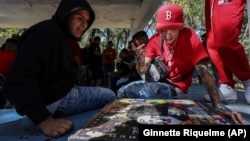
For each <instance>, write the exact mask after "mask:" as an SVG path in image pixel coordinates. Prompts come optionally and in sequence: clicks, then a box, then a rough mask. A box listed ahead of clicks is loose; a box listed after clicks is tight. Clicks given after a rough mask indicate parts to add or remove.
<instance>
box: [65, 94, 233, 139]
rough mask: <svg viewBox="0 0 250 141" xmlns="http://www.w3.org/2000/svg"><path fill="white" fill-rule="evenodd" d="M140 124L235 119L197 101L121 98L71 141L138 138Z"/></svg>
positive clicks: (219, 122) (209, 122) (220, 122)
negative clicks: (225, 116)
mask: <svg viewBox="0 0 250 141" xmlns="http://www.w3.org/2000/svg"><path fill="white" fill-rule="evenodd" d="M139 124H153V125H154V124H156V125H230V124H231V122H230V121H229V120H228V119H225V118H224V117H222V116H221V115H219V114H217V113H215V112H213V111H211V109H210V108H209V107H208V106H207V105H204V104H202V102H197V101H193V100H177V99H117V100H115V101H113V102H112V103H110V104H108V105H107V106H105V107H104V108H103V109H102V111H101V112H100V113H99V114H97V115H96V116H95V117H94V118H93V119H92V120H91V121H90V122H88V123H87V124H86V125H85V126H84V127H83V128H82V129H79V130H78V131H77V132H75V133H74V134H72V135H70V136H69V138H68V141H90V140H91V141H97V140H100V141H110V140H112V141H113V140H119V141H123V140H124V141H137V140H138V133H139V132H138V125H139Z"/></svg>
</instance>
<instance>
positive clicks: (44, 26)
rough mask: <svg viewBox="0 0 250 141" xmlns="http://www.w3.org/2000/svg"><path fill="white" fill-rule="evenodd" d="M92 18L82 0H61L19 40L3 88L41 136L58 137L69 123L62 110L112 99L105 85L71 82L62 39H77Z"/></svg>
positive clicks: (73, 79) (70, 67) (84, 108)
mask: <svg viewBox="0 0 250 141" xmlns="http://www.w3.org/2000/svg"><path fill="white" fill-rule="evenodd" d="M94 19H95V13H94V11H93V10H92V8H91V6H90V5H89V3H88V2H87V1H85V0H62V1H61V2H60V4H59V6H58V8H57V10H56V12H55V14H54V15H53V16H52V18H51V19H48V20H45V21H41V22H40V23H37V24H35V25H33V26H31V27H30V28H29V29H27V30H26V31H25V32H24V33H23V34H22V36H21V38H20V40H19V43H18V49H17V56H16V59H15V61H14V63H13V66H12V68H11V70H10V72H9V74H8V76H7V78H6V80H5V84H4V86H3V88H4V94H5V95H6V96H7V98H8V100H9V101H10V102H11V103H13V104H14V105H15V108H16V111H17V113H18V114H20V115H25V116H27V117H28V118H29V119H30V120H31V121H32V122H33V123H34V124H35V125H38V127H39V128H40V129H41V130H42V132H43V133H44V134H45V135H47V136H51V137H59V136H62V135H65V134H66V133H68V132H69V131H71V130H72V129H73V128H74V124H73V122H72V121H70V120H68V119H65V118H63V117H64V116H67V115H71V114H74V113H79V112H83V111H87V110H91V109H96V108H100V107H103V106H104V105H106V104H107V103H109V102H111V101H113V100H114V99H115V93H114V92H113V91H111V90H110V89H106V88H101V87H83V86H79V85H76V83H77V81H76V75H75V73H74V60H73V56H72V52H71V51H70V45H69V43H68V40H67V39H69V38H70V39H72V40H78V39H80V38H81V36H82V35H83V34H84V32H85V31H86V30H87V29H88V28H89V27H90V26H91V25H92V23H93V22H94Z"/></svg>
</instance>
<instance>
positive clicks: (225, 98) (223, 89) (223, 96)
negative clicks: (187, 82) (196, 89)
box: [204, 84, 250, 102]
mask: <svg viewBox="0 0 250 141" xmlns="http://www.w3.org/2000/svg"><path fill="white" fill-rule="evenodd" d="M219 94H220V100H221V101H222V102H230V101H231V102H234V101H236V100H237V99H238V98H237V93H236V92H235V90H234V89H233V88H232V87H231V86H229V85H227V84H220V87H219ZM249 98H250V95H249ZM204 100H205V101H211V99H210V97H209V95H208V94H207V95H204Z"/></svg>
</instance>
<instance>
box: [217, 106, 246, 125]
mask: <svg viewBox="0 0 250 141" xmlns="http://www.w3.org/2000/svg"><path fill="white" fill-rule="evenodd" d="M215 110H216V111H218V112H220V113H221V114H222V115H224V116H226V117H228V118H230V119H232V120H233V122H234V123H236V124H244V123H245V122H246V121H245V120H244V118H243V117H242V116H241V114H240V113H238V112H232V111H231V110H230V109H228V108H227V107H226V106H225V105H223V104H222V103H218V104H217V105H216V106H215Z"/></svg>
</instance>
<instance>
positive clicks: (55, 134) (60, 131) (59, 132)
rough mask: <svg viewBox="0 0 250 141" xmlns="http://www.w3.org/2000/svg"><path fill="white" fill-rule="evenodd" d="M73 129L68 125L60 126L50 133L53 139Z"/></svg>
mask: <svg viewBox="0 0 250 141" xmlns="http://www.w3.org/2000/svg"><path fill="white" fill-rule="evenodd" d="M72 129H73V126H72V125H71V124H70V125H68V124H62V125H61V126H57V127H56V128H55V130H54V131H53V133H52V136H53V137H60V136H62V135H64V134H66V133H68V132H70V131H71V130H72Z"/></svg>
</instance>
